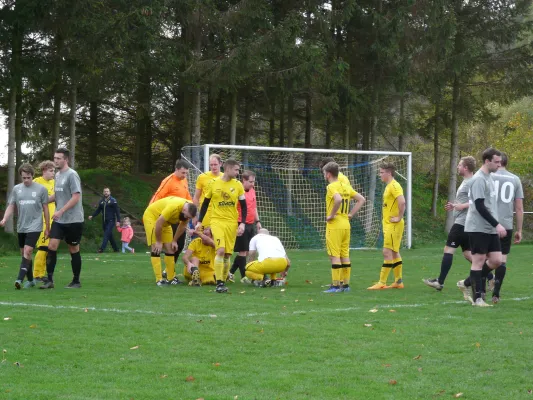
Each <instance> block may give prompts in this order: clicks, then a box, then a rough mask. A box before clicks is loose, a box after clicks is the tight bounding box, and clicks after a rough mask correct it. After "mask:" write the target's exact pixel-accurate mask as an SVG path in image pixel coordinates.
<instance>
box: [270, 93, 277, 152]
mask: <svg viewBox="0 0 533 400" xmlns="http://www.w3.org/2000/svg"><path fill="white" fill-rule="evenodd" d="M269 117H270V118H269V131H268V145H269V146H270V147H273V146H274V145H275V140H276V99H275V98H274V97H273V96H272V99H271V100H270V115H269Z"/></svg>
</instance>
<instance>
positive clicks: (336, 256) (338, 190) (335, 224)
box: [322, 161, 366, 293]
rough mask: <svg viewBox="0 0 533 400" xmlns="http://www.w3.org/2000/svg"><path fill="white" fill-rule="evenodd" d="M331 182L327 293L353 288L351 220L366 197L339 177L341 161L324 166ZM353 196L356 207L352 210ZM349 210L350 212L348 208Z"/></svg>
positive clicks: (327, 242)
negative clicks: (328, 286) (329, 262)
mask: <svg viewBox="0 0 533 400" xmlns="http://www.w3.org/2000/svg"><path fill="white" fill-rule="evenodd" d="M322 171H323V173H324V178H325V179H326V181H328V182H329V185H328V187H327V192H326V249H327V252H328V256H329V259H330V261H331V278H332V283H331V286H330V288H329V289H328V290H326V291H325V292H324V293H338V292H349V291H350V275H351V270H352V264H351V261H350V220H351V219H352V218H353V216H354V215H355V213H356V212H357V211H359V210H360V209H361V207H362V206H363V204H364V203H365V201H366V199H365V198H364V197H363V196H362V195H360V194H359V193H357V192H356V191H355V190H353V188H352V187H351V186H350V185H349V184H346V183H343V182H341V181H340V180H339V178H338V177H339V165H338V164H337V163H335V162H332V161H331V162H329V163H327V164H326V165H324V167H323V168H322ZM351 200H355V201H356V203H355V205H354V207H353V208H352V209H351V210H350V211H349V208H350V202H351ZM348 211H349V212H348ZM341 282H343V284H342V286H341Z"/></svg>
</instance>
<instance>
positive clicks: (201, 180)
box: [196, 171, 222, 207]
mask: <svg viewBox="0 0 533 400" xmlns="http://www.w3.org/2000/svg"><path fill="white" fill-rule="evenodd" d="M221 176H222V173H219V174H218V175H215V174H213V173H212V172H211V171H209V172H204V173H203V174H200V175H198V178H197V179H196V189H200V190H201V191H202V195H201V196H200V203H198V205H199V206H200V207H201V206H202V202H203V201H204V199H205V194H206V193H207V190H208V189H209V184H210V183H211V181H212V180H213V179H216V178H220V177H221Z"/></svg>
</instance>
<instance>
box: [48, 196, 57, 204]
mask: <svg viewBox="0 0 533 400" xmlns="http://www.w3.org/2000/svg"><path fill="white" fill-rule="evenodd" d="M55 201H56V194H55V193H54V194H51V195H50V196H48V204H50V203H55Z"/></svg>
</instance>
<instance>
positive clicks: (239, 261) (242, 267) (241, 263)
mask: <svg viewBox="0 0 533 400" xmlns="http://www.w3.org/2000/svg"><path fill="white" fill-rule="evenodd" d="M237 269H238V270H239V272H240V273H241V277H243V278H244V276H245V275H246V256H237V257H235V259H234V260H233V265H232V266H231V269H230V272H231V273H232V274H234V273H235V272H237Z"/></svg>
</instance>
